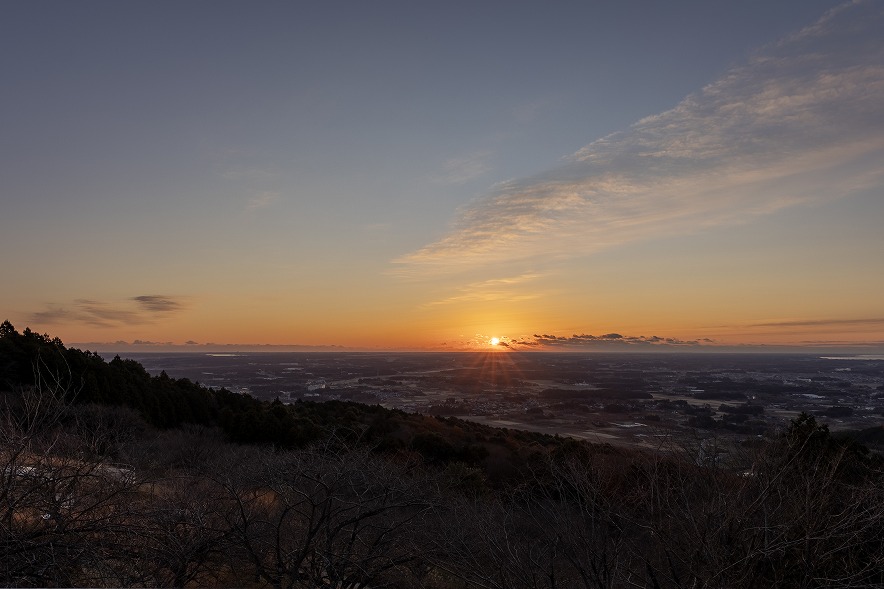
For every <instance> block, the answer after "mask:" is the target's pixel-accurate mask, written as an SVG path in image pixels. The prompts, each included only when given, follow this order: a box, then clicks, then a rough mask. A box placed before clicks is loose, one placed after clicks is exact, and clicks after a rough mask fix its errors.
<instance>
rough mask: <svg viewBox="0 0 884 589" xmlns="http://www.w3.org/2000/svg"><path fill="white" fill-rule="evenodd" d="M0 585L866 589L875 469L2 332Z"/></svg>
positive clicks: (871, 581) (815, 429)
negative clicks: (670, 440)
mask: <svg viewBox="0 0 884 589" xmlns="http://www.w3.org/2000/svg"><path fill="white" fill-rule="evenodd" d="M0 476H2V478H0V584H3V585H6V586H95V587H101V586H135V585H138V586H169V587H172V586H175V587H182V586H236V587H279V588H282V587H303V588H308V587H309V588H316V587H333V588H356V587H375V588H376V587H424V588H426V589H455V588H458V589H466V588H473V587H475V588H480V587H481V588H486V587H493V588H500V589H504V588H512V589H516V588H531V589H534V588H538V589H539V588H550V589H552V588H554V587H585V588H589V587H594V588H600V587H771V586H781V587H879V586H884V572H882V571H884V544H882V536H881V533H880V530H881V529H884V484H882V483H884V477H882V465H881V459H880V457H879V456H878V455H875V454H872V453H869V452H868V451H867V450H866V449H865V448H864V447H863V446H861V445H859V444H858V443H856V442H853V441H851V440H848V439H837V438H835V437H833V436H832V435H830V433H829V431H828V428H826V426H825V425H822V424H819V423H817V422H816V421H815V420H814V419H813V418H811V417H808V416H802V417H801V418H799V419H797V420H796V421H794V422H793V423H792V425H791V427H789V428H788V429H787V430H786V431H783V432H777V433H775V434H772V435H771V436H770V437H768V438H766V439H764V440H761V441H760V442H759V443H758V444H756V445H753V446H752V447H726V446H724V445H719V444H717V443H716V441H715V440H714V439H702V440H701V439H699V438H698V439H697V440H696V442H691V443H685V444H681V445H679V446H677V447H676V446H672V447H661V448H660V449H659V450H658V451H657V452H638V451H634V450H623V449H617V448H612V447H610V446H604V445H593V444H588V443H585V442H579V441H575V440H570V439H565V438H560V437H555V436H545V435H541V434H534V433H526V432H518V431H512V430H501V429H494V428H488V427H486V426H481V425H478V424H473V423H468V422H464V421H460V420H456V419H442V418H436V417H430V416H421V415H411V414H406V413H403V412H401V411H392V410H387V409H384V408H382V407H378V406H366V405H360V404H356V403H343V402H328V403H307V402H298V403H293V404H291V405H283V404H282V403H279V402H273V403H266V402H259V401H257V400H255V399H253V398H251V397H249V396H246V395H239V394H234V393H231V392H229V391H226V390H223V389H221V390H213V389H207V388H205V387H202V386H199V385H198V384H196V383H193V382H190V381H188V380H187V379H172V378H169V377H168V376H166V375H165V374H161V375H160V376H156V377H152V376H150V375H149V374H148V373H147V372H146V371H145V370H144V368H143V367H142V366H141V365H140V364H138V363H137V362H134V361H131V360H124V359H121V358H114V359H113V360H112V361H110V362H105V361H104V360H103V359H102V358H101V357H99V356H98V355H97V354H94V353H90V352H82V351H80V350H76V349H69V348H66V347H65V346H64V345H63V343H62V342H61V341H59V340H58V339H53V338H50V337H48V336H45V335H39V334H36V333H33V332H31V331H29V330H27V329H26V330H24V332H22V333H19V332H18V331H16V329H15V328H14V327H13V326H12V325H10V324H9V323H8V322H5V323H3V324H2V326H0Z"/></svg>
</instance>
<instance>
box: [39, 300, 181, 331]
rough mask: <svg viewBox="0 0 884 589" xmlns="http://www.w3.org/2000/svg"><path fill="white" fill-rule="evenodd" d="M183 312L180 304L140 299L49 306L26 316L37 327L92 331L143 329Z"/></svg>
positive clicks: (76, 302)
mask: <svg viewBox="0 0 884 589" xmlns="http://www.w3.org/2000/svg"><path fill="white" fill-rule="evenodd" d="M185 309H186V304H185V302H184V301H183V300H181V299H178V298H175V297H170V296H165V295H139V296H136V297H132V298H131V299H129V300H128V301H98V300H93V299H77V300H75V301H72V302H70V303H66V304H57V303H48V304H46V305H45V307H44V309H43V310H41V311H35V312H33V313H31V314H30V315H29V319H30V321H31V322H33V323H34V324H36V325H59V324H84V325H91V326H93V327H119V326H122V325H142V324H148V323H153V322H155V321H158V320H160V319H164V318H167V317H169V316H172V315H174V314H176V313H179V312H181V311H183V310H185Z"/></svg>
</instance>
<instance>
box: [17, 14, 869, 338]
mask: <svg viewBox="0 0 884 589" xmlns="http://www.w3.org/2000/svg"><path fill="white" fill-rule="evenodd" d="M882 31H884V1H882V0H863V1H858V2H846V3H844V2H839V1H822V0H787V1H781V2H770V1H769V0H763V1H761V0H740V1H721V0H696V1H694V0H685V1H681V0H676V1H672V2H657V1H655V0H623V1H619V2H596V1H582V2H576V1H574V2H564V1H549V2H542V3H541V2H521V1H510V0H508V1H505V2H504V1H483V2H474V1H470V2H461V1H458V0H453V1H446V2H413V1H401V2H400V1H384V0H379V1H377V2H357V1H348V2H344V1H335V0H332V1H323V2H282V1H262V2H245V1H242V2H228V1H223V0H221V1H218V0H212V1H202V0H194V1H189V2H177V1H175V2H173V1H162V0H160V1H151V2H139V1H133V2H115V1H108V2H96V1H90V0H81V1H78V2H68V1H54V2H50V1H43V0H27V1H24V0H8V1H6V2H3V3H2V4H0V74H2V80H3V91H2V92H0V129H2V132H0V273H2V276H3V282H2V288H0V315H2V317H0V320H2V319H8V320H10V321H11V322H12V323H13V324H14V325H15V326H16V327H17V328H18V329H23V328H24V327H30V328H31V329H32V330H34V331H37V332H40V333H49V334H50V335H52V336H58V337H60V338H61V339H62V340H63V341H64V342H65V343H67V344H69V345H73V344H81V343H82V344H83V345H87V344H88V346H89V347H91V349H100V350H103V349H104V348H105V347H109V346H110V347H113V346H117V347H119V346H122V345H124V343H125V345H130V346H131V345H134V346H144V347H150V346H151V345H153V344H157V343H167V342H169V343H173V344H177V345H182V346H191V347H195V346H198V345H200V346H201V345H205V344H209V343H213V344H237V345H239V344H272V345H284V344H297V345H305V346H332V345H334V346H344V347H348V348H358V349H440V350H458V349H485V348H488V347H489V346H490V343H489V342H490V341H491V338H497V341H498V342H499V343H498V345H497V346H496V348H497V349H509V350H515V349H526V350H539V349H557V350H584V349H585V350H607V349H612V350H613V349H617V350H620V349H641V350H644V349H753V350H754V349H784V348H783V346H786V347H790V348H796V349H811V350H823V349H831V350H841V349H851V350H858V351H863V350H866V351H870V352H876V353H880V352H881V351H882V350H884V296H882V293H884V231H882V230H881V225H882V221H884V34H882Z"/></svg>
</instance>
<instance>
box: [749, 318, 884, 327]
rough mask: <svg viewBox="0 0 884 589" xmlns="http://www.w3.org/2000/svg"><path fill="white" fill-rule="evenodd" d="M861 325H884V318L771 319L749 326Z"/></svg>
mask: <svg viewBox="0 0 884 589" xmlns="http://www.w3.org/2000/svg"><path fill="white" fill-rule="evenodd" d="M860 325H868V326H874V325H884V318H882V317H873V318H867V319H803V320H802V319H799V320H791V321H769V322H765V323H753V324H752V325H750V326H749V327H821V326H833V327H840V326H860Z"/></svg>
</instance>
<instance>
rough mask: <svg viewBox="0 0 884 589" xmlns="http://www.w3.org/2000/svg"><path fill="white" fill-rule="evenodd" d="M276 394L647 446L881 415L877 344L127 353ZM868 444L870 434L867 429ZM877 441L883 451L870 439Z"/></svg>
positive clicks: (188, 374)
mask: <svg viewBox="0 0 884 589" xmlns="http://www.w3.org/2000/svg"><path fill="white" fill-rule="evenodd" d="M128 357H131V358H133V359H135V360H138V361H139V362H141V363H142V364H143V365H144V367H145V368H146V369H147V370H148V371H149V372H151V373H152V374H159V373H160V372H161V371H165V372H166V373H167V374H168V375H169V376H171V377H173V378H189V379H191V380H193V381H198V382H199V383H200V384H203V385H205V386H207V387H213V388H226V389H228V390H231V391H234V392H240V393H248V394H250V395H252V396H254V397H257V398H259V399H263V400H273V399H277V398H278V399H279V400H280V401H281V402H283V403H286V404H288V403H294V402H297V401H298V400H299V399H304V400H314V401H316V400H329V399H337V400H351V401H358V402H361V403H366V404H378V405H382V406H384V407H387V408H395V409H401V410H404V411H408V412H413V413H422V414H427V415H440V416H455V417H459V418H462V419H467V420H471V421H476V422H480V423H485V424H487V425H490V426H495V427H504V428H511V429H520V430H527V431H538V432H542V433H548V434H558V435H563V436H571V437H574V438H580V439H585V440H588V441H593V442H602V443H604V442H607V443H610V444H613V445H618V446H642V447H649V448H657V447H660V446H662V445H665V444H668V443H672V442H677V443H680V442H683V441H685V440H686V439H696V438H698V437H699V438H708V437H712V436H716V437H718V438H727V439H730V440H734V441H739V442H750V441H751V440H752V439H754V438H759V437H761V436H762V435H764V434H765V433H766V432H770V431H771V430H774V429H777V428H781V427H784V426H785V425H787V424H788V423H789V421H790V420H791V419H794V418H795V417H797V416H798V415H800V414H801V413H802V412H806V413H808V414H811V415H814V416H816V417H817V419H818V420H820V421H821V422H823V423H826V424H828V426H829V427H830V428H831V429H832V431H839V430H840V431H851V432H857V431H860V430H867V429H869V428H875V427H880V426H881V424H882V422H884V357H879V356H865V357H864V356H841V357H837V356H830V357H820V356H811V355H775V354H720V355H717V354H716V355H713V354H703V355H695V354H659V353H658V354H647V355H644V354H634V353H633V354H573V353H514V352H488V353H342V352H335V353H236V354H232V353H231V354H228V353H223V354H220V353H219V354H214V353H178V354H140V355H139V354H134V355H128ZM864 442H865V443H867V444H869V445H870V446H871V447H873V448H875V447H876V444H880V441H878V442H876V441H875V439H869V440H864ZM877 449H879V450H881V449H882V448H881V447H880V446H878V447H877Z"/></svg>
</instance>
